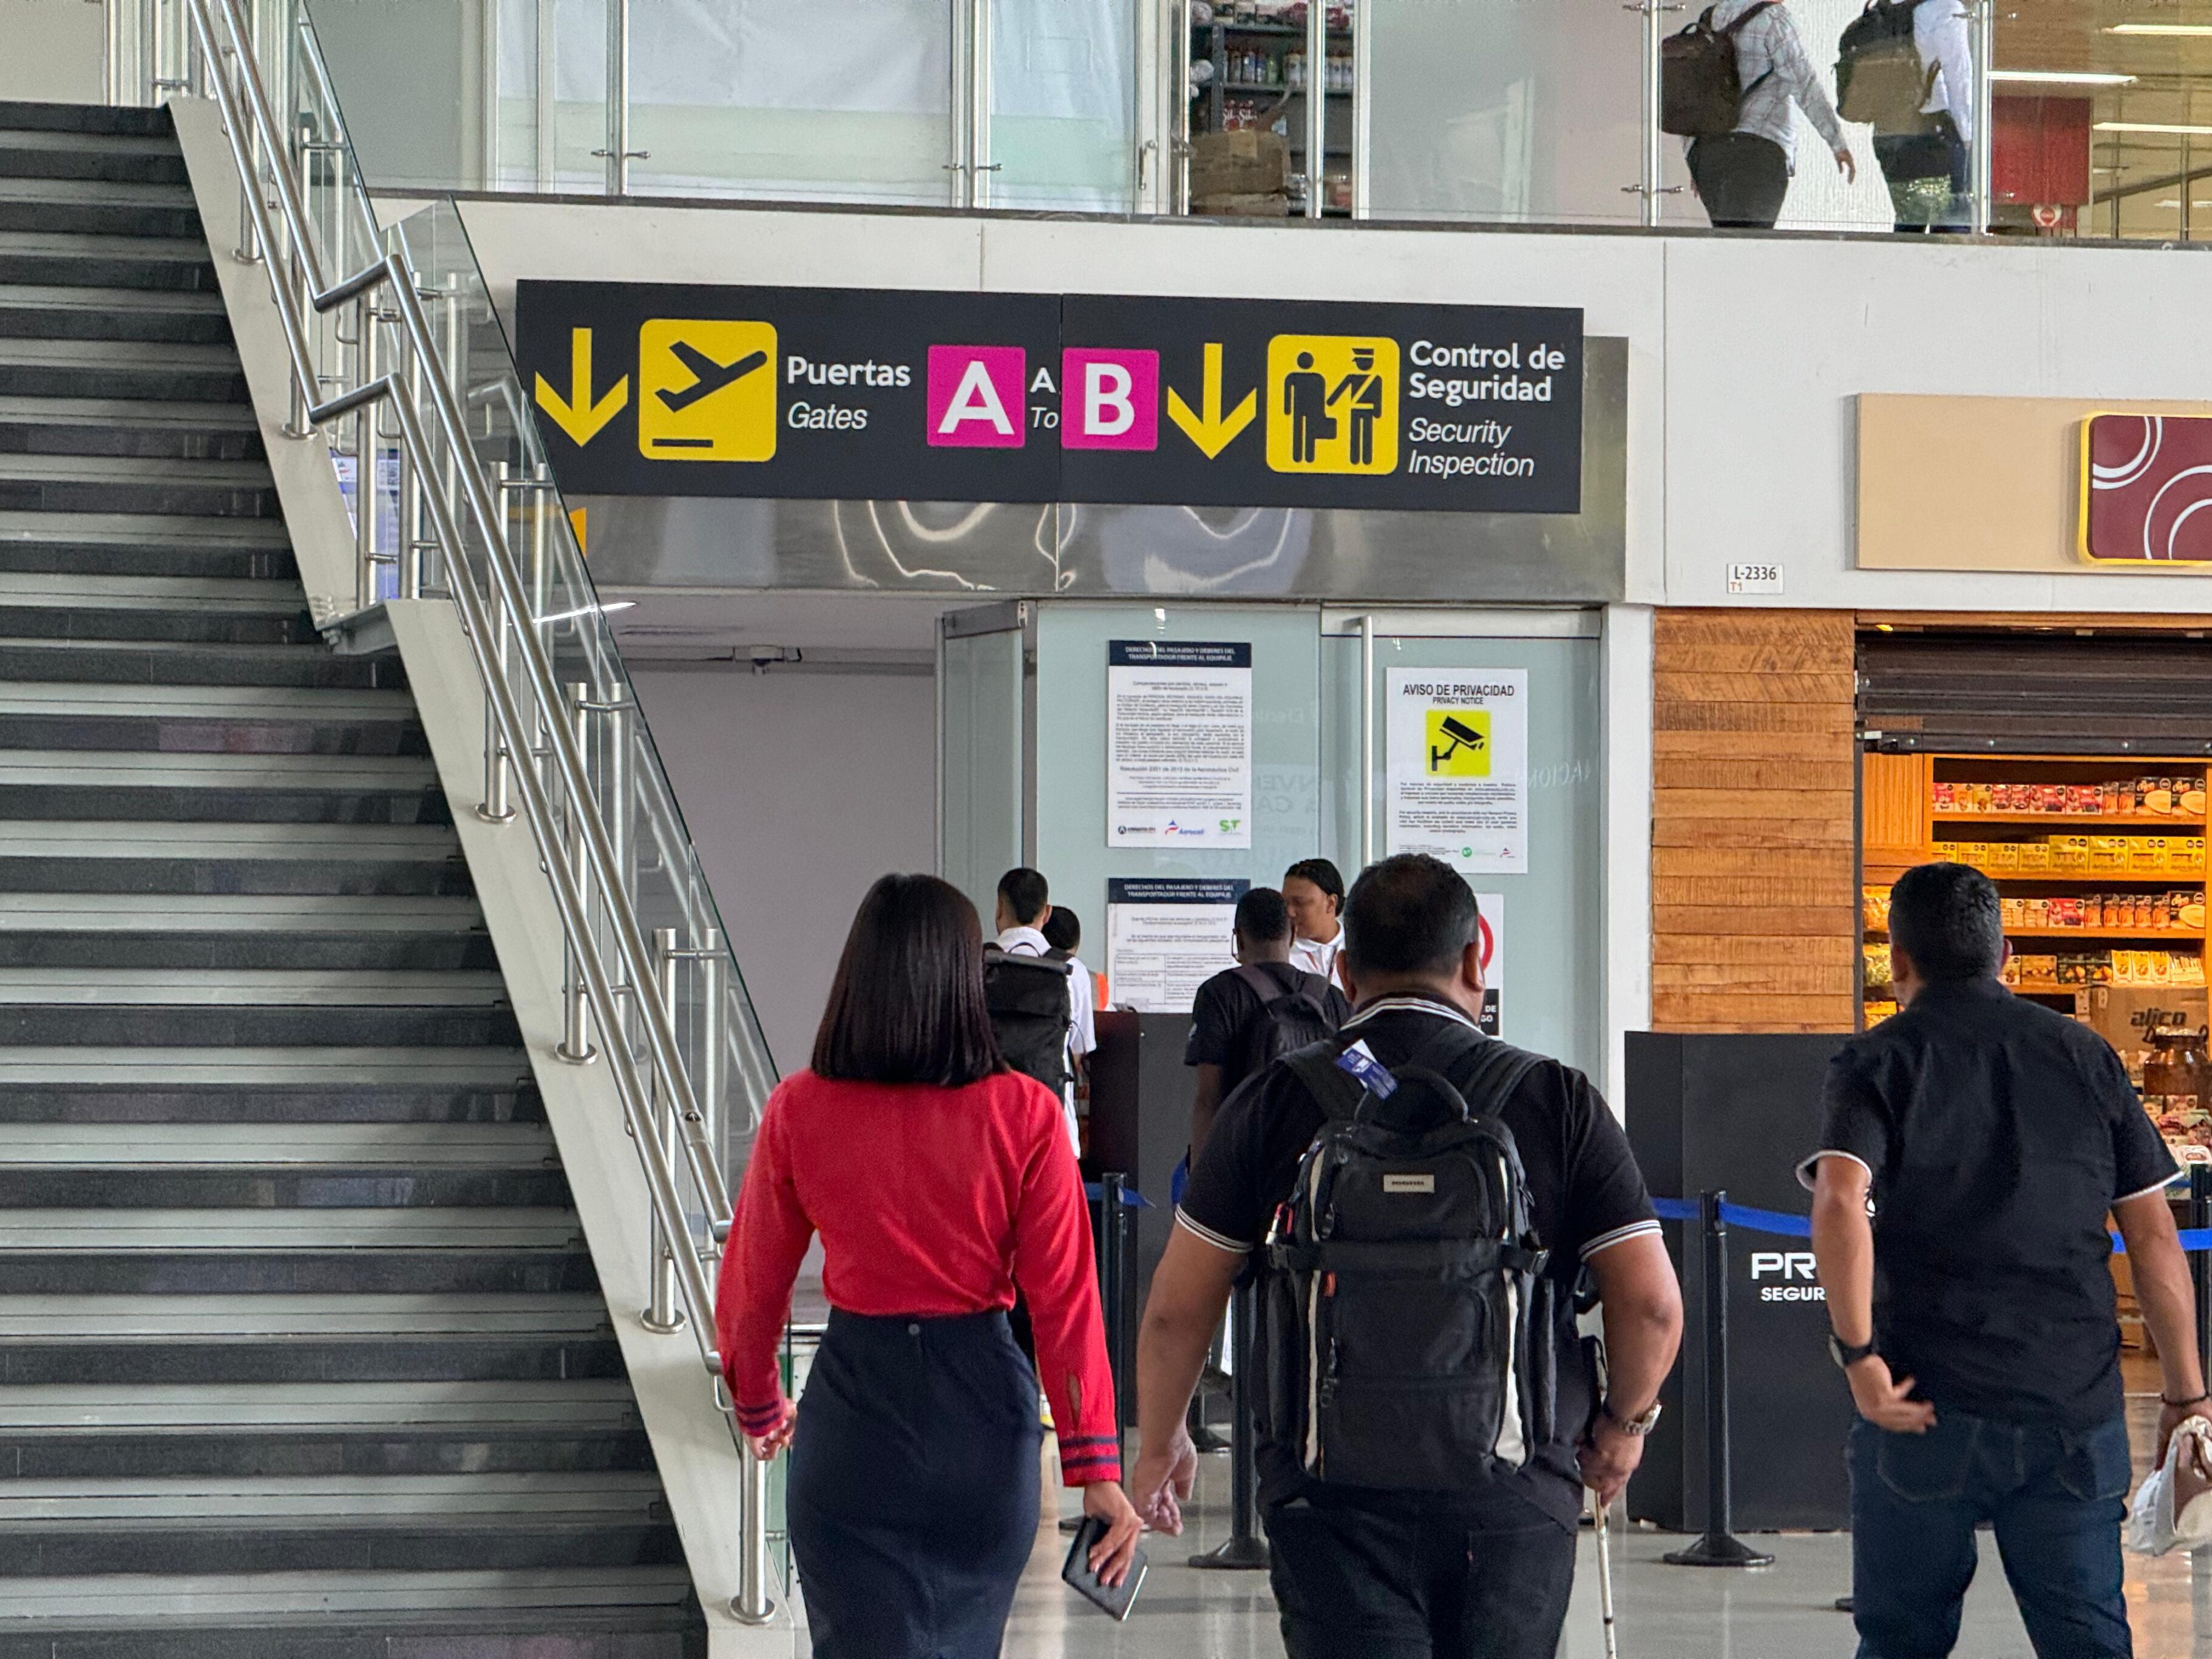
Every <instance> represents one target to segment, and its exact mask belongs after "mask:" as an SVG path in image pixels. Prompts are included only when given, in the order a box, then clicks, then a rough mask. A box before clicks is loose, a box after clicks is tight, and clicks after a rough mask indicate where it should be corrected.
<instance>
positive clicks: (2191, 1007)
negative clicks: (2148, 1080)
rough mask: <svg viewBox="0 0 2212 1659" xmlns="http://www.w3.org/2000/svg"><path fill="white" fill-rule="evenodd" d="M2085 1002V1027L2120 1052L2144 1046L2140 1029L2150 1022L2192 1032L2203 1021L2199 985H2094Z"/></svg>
mask: <svg viewBox="0 0 2212 1659" xmlns="http://www.w3.org/2000/svg"><path fill="white" fill-rule="evenodd" d="M2088 1002H2089V1029H2090V1030H2093V1031H2094V1032H2096V1034H2097V1035H2098V1036H2100V1037H2102V1038H2104V1039H2105V1041H2106V1042H2109V1043H2111V1044H2112V1047H2114V1048H2117V1049H2118V1050H2119V1051H2120V1053H2121V1054H2130V1053H2132V1052H2133V1051H2134V1050H2136V1049H2137V1048H2148V1047H2149V1046H2150V1040H2149V1039H2148V1037H2146V1036H2144V1035H2143V1032H2144V1031H2145V1030H2146V1029H2148V1027H2149V1026H2150V1025H2151V1024H2158V1025H2160V1026H2162V1027H2164V1028H2166V1029H2167V1030H2172V1029H2173V1028H2174V1027H2176V1026H2185V1027H2186V1028H2187V1029H2188V1030H2192V1031H2194V1030H2197V1029H2198V1028H2200V1027H2201V1026H2203V1024H2205V1023H2206V1020H2205V1006H2206V993H2205V988H2204V987H2203V986H2201V985H2095V986H2092V987H2090V988H2089V998H2088Z"/></svg>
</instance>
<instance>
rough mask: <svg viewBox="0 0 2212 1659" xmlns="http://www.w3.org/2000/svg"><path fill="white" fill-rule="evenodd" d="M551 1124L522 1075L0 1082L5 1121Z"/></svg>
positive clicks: (0, 1111)
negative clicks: (482, 1078)
mask: <svg viewBox="0 0 2212 1659" xmlns="http://www.w3.org/2000/svg"><path fill="white" fill-rule="evenodd" d="M518 1060H519V1057H518ZM520 1069H521V1067H520V1065H518V1067H517V1070H518V1072H519V1071H520ZM544 1119H545V1107H544V1102H543V1101H541V1100H539V1098H538V1090H537V1085H535V1084H533V1083H532V1082H530V1081H529V1080H528V1079H527V1078H526V1077H523V1076H519V1075H518V1076H513V1077H507V1078H503V1079H495V1080H491V1081H469V1080H465V1079H464V1080H449V1081H440V1080H436V1079H405V1080H399V1081H378V1080H375V1079H362V1080H354V1081H347V1080H342V1079H329V1078H325V1079H317V1080H315V1081H312V1082H307V1083H301V1084H282V1083H243V1082H220V1081H219V1082H212V1083H197V1084H196V1083H190V1082H185V1083H167V1084H161V1085H155V1084H150V1083H149V1084H143V1085H142V1084H136V1083H132V1082H130V1081H125V1082H121V1083H115V1082H109V1083H83V1082H68V1083H52V1082H46V1083H36V1082H33V1083H24V1082H15V1083H0V1123H187V1124H189V1123H525V1122H527V1123H542V1122H544Z"/></svg>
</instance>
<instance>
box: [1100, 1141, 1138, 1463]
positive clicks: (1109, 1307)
mask: <svg viewBox="0 0 2212 1659" xmlns="http://www.w3.org/2000/svg"><path fill="white" fill-rule="evenodd" d="M1128 1179H1129V1178H1128V1177H1127V1176H1122V1175H1114V1174H1110V1173H1109V1174H1107V1175H1103V1176H1099V1178H1098V1193H1099V1203H1098V1262H1099V1275H1098V1276H1099V1286H1098V1289H1099V1297H1098V1299H1099V1301H1100V1302H1101V1303H1102V1304H1104V1311H1105V1315H1106V1358H1107V1363H1108V1364H1109V1365H1110V1366H1111V1367H1112V1369H1113V1372H1114V1399H1115V1405H1116V1409H1117V1411H1118V1413H1119V1414H1120V1416H1121V1421H1122V1422H1123V1423H1125V1424H1127V1423H1130V1422H1133V1421H1134V1420H1135V1404H1136V1401H1135V1393H1136V1390H1135V1388H1134V1386H1133V1384H1134V1383H1135V1379H1134V1378H1133V1377H1132V1376H1130V1375H1129V1321H1128V1271H1129V1223H1128V1198H1127V1188H1128Z"/></svg>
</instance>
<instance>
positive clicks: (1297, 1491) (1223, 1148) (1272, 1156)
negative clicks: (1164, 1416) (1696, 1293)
mask: <svg viewBox="0 0 2212 1659" xmlns="http://www.w3.org/2000/svg"><path fill="white" fill-rule="evenodd" d="M1440 1019H1450V1020H1456V1021H1458V1022H1459V1023H1460V1024H1462V1025H1465V1026H1468V1028H1470V1030H1472V1029H1473V1028H1474V1021H1472V1020H1470V1019H1468V1018H1467V1016H1466V1015H1464V1014H1463V1013H1462V1012H1460V1011H1459V1010H1457V1009H1455V1008H1453V1007H1451V1006H1449V1005H1448V1004H1445V1003H1442V1002H1436V1001H1431V1000H1429V999H1427V998H1425V997H1384V998H1380V999H1378V1000H1376V1001H1374V1002H1371V1003H1369V1004H1368V1005H1367V1006H1364V1008H1362V1009H1361V1010H1360V1011H1359V1012H1358V1013H1357V1014H1355V1015H1354V1016H1353V1017H1352V1019H1351V1020H1350V1021H1349V1022H1348V1023H1347V1024H1346V1026H1345V1028H1344V1036H1346V1039H1347V1040H1349V1039H1355V1038H1356V1039H1358V1041H1360V1042H1364V1043H1366V1045H1367V1048H1368V1052H1369V1053H1370V1054H1373V1055H1374V1056H1375V1058H1376V1059H1377V1060H1380V1061H1382V1062H1383V1065H1384V1066H1386V1067H1387V1066H1401V1065H1403V1064H1405V1063H1406V1062H1407V1060H1410V1059H1412V1058H1413V1054H1414V1053H1415V1052H1416V1051H1417V1050H1419V1048H1421V1047H1422V1046H1423V1045H1424V1044H1425V1043H1426V1042H1428V1040H1429V1039H1430V1037H1431V1036H1432V1035H1433V1034H1434V1033H1435V1030H1436V1028H1437V1021H1438V1020H1440ZM1484 1040H1485V1041H1488V1039H1484ZM1469 1104H1470V1105H1473V1106H1474V1107H1476V1108H1477V1109H1480V1108H1481V1106H1482V1105H1483V1103H1482V1102H1480V1101H1471V1102H1469ZM1498 1115H1499V1116H1500V1117H1501V1118H1502V1119H1504V1123H1505V1127H1507V1128H1509V1129H1510V1130H1511V1131H1512V1132H1513V1140H1514V1144H1515V1146H1516V1147H1517V1148H1518V1149H1519V1151H1520V1153H1521V1164H1522V1170H1523V1171H1524V1172H1525V1174H1526V1176H1527V1180H1528V1200H1529V1207H1530V1209H1531V1211H1532V1212H1533V1214H1532V1219H1533V1220H1534V1224H1535V1229H1536V1236H1537V1237H1539V1238H1540V1239H1541V1240H1542V1241H1543V1243H1544V1244H1545V1246H1546V1247H1547V1249H1549V1250H1550V1251H1551V1253H1552V1260H1551V1265H1550V1267H1547V1269H1546V1271H1547V1273H1551V1274H1553V1275H1554V1276H1555V1277H1556V1278H1557V1279H1559V1282H1560V1283H1561V1285H1563V1286H1565V1287H1567V1288H1568V1289H1570V1290H1571V1287H1572V1285H1573V1282H1574V1280H1575V1279H1576V1278H1577V1276H1578V1275H1579V1274H1580V1273H1581V1270H1582V1264H1583V1261H1586V1260H1587V1259H1588V1258H1589V1257H1590V1256H1592V1255H1595V1254H1596V1253H1597V1252H1598V1251H1600V1250H1602V1249H1606V1248H1607V1247H1608V1246H1609V1245H1613V1244H1618V1243H1620V1242H1621V1241H1622V1240H1624V1239H1627V1238H1633V1237H1637V1236H1638V1234H1642V1233H1656V1232H1657V1231H1659V1224H1658V1222H1657V1220H1656V1219H1655V1218H1654V1216H1653V1213H1652V1209H1651V1200H1650V1196H1649V1195H1648V1194H1646V1193H1645V1191H1644V1176H1643V1175H1642V1174H1641V1172H1639V1171H1638V1169H1637V1167H1636V1160H1635V1158H1634V1157H1633V1156H1632V1155H1631V1153H1630V1152H1629V1150H1628V1139H1627V1137H1626V1136H1625V1135H1624V1134H1622V1133H1621V1131H1620V1125H1619V1124H1618V1123H1617V1122H1615V1121H1613V1114H1612V1112H1611V1111H1610V1110H1608V1109H1607V1107H1606V1103H1605V1102H1604V1101H1603V1100H1602V1099H1601V1098H1600V1097H1599V1096H1598V1092H1597V1091H1596V1090H1595V1089H1593V1088H1592V1087H1590V1085H1589V1079H1588V1078H1585V1077H1584V1076H1583V1074H1582V1073H1580V1072H1577V1071H1575V1070H1573V1069H1572V1068H1571V1067H1569V1066H1562V1065H1561V1064H1559V1061H1557V1060H1545V1061H1543V1062H1542V1063H1541V1064H1540V1065H1538V1066H1535V1067H1534V1069H1533V1070H1532V1071H1530V1072H1529V1073H1528V1074H1527V1075H1526V1076H1525V1077H1524V1078H1522V1080H1521V1082H1520V1084H1519V1085H1518V1086H1517V1087H1516V1089H1515V1090H1514V1091H1513V1093H1512V1095H1511V1097H1510V1098H1508V1099H1507V1100H1506V1101H1505V1102H1504V1103H1503V1105H1501V1106H1499V1107H1498ZM1324 1121H1325V1117H1324V1115H1323V1113H1322V1109H1321V1107H1320V1106H1319V1105H1318V1104H1316V1103H1315V1101H1314V1098H1313V1097H1312V1096H1311V1095H1310V1094H1309V1093H1308V1092H1307V1091H1306V1089H1305V1086H1304V1085H1303V1084H1301V1083H1300V1082H1299V1081H1298V1080H1297V1077H1296V1076H1295V1075H1294V1074H1293V1073H1291V1071H1290V1069H1289V1068H1288V1067H1286V1066H1284V1065H1283V1064H1282V1063H1281V1062H1280V1061H1278V1062H1276V1063H1275V1064H1274V1065H1273V1066H1269V1067H1268V1068H1267V1070H1266V1071H1264V1072H1262V1073H1260V1074H1259V1075H1258V1076H1257V1077H1255V1078H1254V1079H1251V1080H1250V1081H1249V1082H1248V1083H1247V1084H1246V1085H1244V1086H1243V1088H1241V1089H1239V1090H1238V1091H1237V1092H1236V1093H1235V1094H1233V1095H1231V1097H1229V1099H1228V1100H1227V1101H1226V1102H1225V1103H1223V1105H1222V1108H1221V1115H1219V1116H1218V1117H1217V1118H1215V1119H1214V1121H1213V1127H1212V1130H1211V1131H1210V1132H1209V1133H1207V1135H1206V1146H1205V1148H1204V1150H1203V1151H1201V1152H1200V1154H1199V1158H1198V1162H1197V1164H1195V1165H1194V1166H1193V1168H1192V1170H1191V1172H1190V1182H1189V1184H1188V1186H1187V1187H1185V1188H1183V1194H1182V1203H1181V1204H1180V1205H1178V1206H1176V1222H1177V1223H1178V1224H1179V1225H1182V1226H1183V1227H1185V1228H1187V1229H1188V1230H1189V1231H1191V1232H1192V1233H1194V1234H1195V1235H1196V1236H1197V1237H1200V1238H1202V1239H1204V1240H1205V1241H1206V1243H1209V1244H1212V1245H1214V1246H1216V1247H1217V1248H1218V1249H1226V1250H1239V1251H1247V1250H1250V1249H1253V1248H1254V1247H1255V1246H1256V1245H1257V1244H1258V1243H1260V1242H1261V1240H1262V1239H1263V1238H1264V1237H1266V1235H1267V1228H1268V1225H1269V1224H1270V1222H1271V1221H1272V1220H1273V1217H1274V1213H1275V1210H1276V1207H1277V1206H1279V1205H1280V1204H1281V1203H1282V1201H1283V1200H1285V1198H1287V1197H1288V1196H1289V1195H1290V1191H1291V1184H1292V1182H1294V1181H1295V1180H1296V1179H1297V1169H1298V1160H1299V1159H1300V1158H1303V1157H1304V1155H1305V1151H1306V1148H1307V1147H1308V1146H1310V1145H1312V1143H1313V1139H1314V1136H1315V1135H1316V1134H1317V1133H1320V1130H1321V1127H1322V1123H1323V1122H1324ZM1554 1340H1555V1343H1556V1346H1557V1347H1558V1351H1559V1352H1558V1355H1557V1358H1558V1373H1559V1410H1558V1412H1557V1413H1556V1414H1555V1418H1554V1422H1555V1424H1556V1427H1555V1430H1554V1433H1553V1438H1552V1440H1550V1441H1549V1442H1547V1443H1545V1444H1544V1445H1542V1446H1540V1447H1538V1448H1537V1449H1536V1451H1535V1454H1534V1456H1532V1457H1531V1458H1530V1459H1529V1461H1528V1464H1527V1465H1526V1466H1525V1467H1524V1468H1521V1469H1518V1470H1514V1471H1510V1472H1507V1473H1504V1474H1500V1475H1499V1476H1498V1478H1497V1479H1496V1480H1495V1481H1494V1482H1492V1485H1491V1486H1489V1487H1487V1488H1486V1489H1484V1490H1481V1491H1475V1492H1461V1493H1454V1494H1451V1495H1450V1497H1449V1498H1443V1497H1441V1496H1438V1497H1435V1498H1431V1497H1428V1496H1427V1495H1424V1496H1423V1497H1422V1498H1419V1499H1411V1498H1406V1497H1404V1496H1403V1495H1401V1494H1395V1493H1375V1494H1370V1495H1367V1496H1365V1497H1364V1498H1363V1497H1362V1496H1361V1495H1359V1494H1346V1493H1345V1492H1343V1491H1342V1490H1341V1489H1340V1488H1334V1487H1332V1488H1329V1493H1330V1496H1331V1497H1332V1498H1333V1499H1334V1500H1335V1501H1352V1502H1363V1501H1364V1502H1370V1503H1373V1504H1376V1506H1378V1507H1387V1508H1396V1507H1401V1506H1402V1505H1404V1504H1407V1503H1413V1504H1417V1505H1418V1506H1419V1507H1423V1508H1436V1507H1445V1508H1448V1509H1449V1510H1450V1511H1451V1512H1452V1513H1454V1514H1455V1515H1460V1516H1464V1517H1465V1518H1466V1519H1467V1520H1468V1522H1469V1523H1470V1524H1471V1525H1474V1526H1476V1527H1479V1528H1492V1529H1498V1530H1510V1529H1512V1528H1519V1527H1527V1526H1528V1525H1531V1524H1532V1523H1533V1524H1541V1521H1542V1520H1543V1519H1544V1518H1546V1517H1549V1518H1550V1519H1551V1520H1553V1521H1554V1522H1558V1523H1559V1524H1560V1525H1562V1526H1567V1527H1571V1526H1573V1525H1574V1524H1575V1521H1576V1517H1577V1516H1578V1515H1579V1514H1580V1513H1581V1510H1582V1475H1581V1474H1580V1472H1579V1470H1578V1469H1577V1467H1576V1463H1575V1447H1576V1443H1577V1441H1578V1440H1579V1439H1580V1438H1581V1436H1582V1432H1583V1428H1584V1427H1585V1426H1586V1425H1588V1423H1589V1419H1590V1415H1591V1413H1593V1412H1595V1410H1596V1407H1597V1401H1595V1398H1593V1396H1592V1391H1591V1385H1590V1380H1589V1373H1588V1370H1587V1368H1586V1365H1585V1363H1584V1360H1583V1355H1582V1353H1581V1352H1580V1346H1579V1340H1578V1339H1577V1337H1576V1336H1575V1334H1574V1333H1573V1332H1572V1330H1571V1328H1568V1329H1563V1330H1559V1331H1557V1332H1555V1333H1554ZM1259 1469H1260V1485H1261V1494H1262V1496H1263V1497H1264V1498H1265V1499H1266V1500H1267V1502H1268V1503H1270V1504H1275V1503H1281V1502H1285V1501H1286V1500H1288V1499H1290V1498H1296V1497H1298V1496H1301V1495H1304V1494H1306V1493H1308V1492H1310V1491H1311V1489H1312V1487H1313V1486H1314V1485H1315V1484H1316V1483H1313V1482H1310V1480H1308V1479H1307V1478H1306V1476H1305V1475H1304V1474H1303V1472H1302V1471H1301V1470H1300V1468H1299V1467H1298V1462H1297V1453H1296V1451H1295V1450H1294V1449H1291V1448H1290V1447H1286V1446H1282V1445H1279V1444H1277V1443H1274V1442H1273V1440H1271V1439H1268V1438H1265V1437H1263V1438H1262V1439H1261V1443H1260V1447H1259Z"/></svg>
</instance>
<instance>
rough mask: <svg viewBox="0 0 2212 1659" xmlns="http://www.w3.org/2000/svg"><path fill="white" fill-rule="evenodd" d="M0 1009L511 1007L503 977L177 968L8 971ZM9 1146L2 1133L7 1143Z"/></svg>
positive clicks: (1, 983) (1, 973) (0, 981)
mask: <svg viewBox="0 0 2212 1659" xmlns="http://www.w3.org/2000/svg"><path fill="white" fill-rule="evenodd" d="M0 1004H9V1005H15V1006H27V1005H36V1004H49V1005H52V1006H63V1007H109V1006H117V1005H125V1006H134V1007H149V1006H156V1005H173V1006H181V1007H191V1008H223V1007H248V1008H274V1007H282V1006H291V1005H298V1006H304V1007H316V1008H332V1007H361V1008H504V1007H505V1006H507V983H506V981H504V980H502V979H501V977H500V976H499V975H497V974H495V973H483V972H477V973H450V974H441V973H412V974H409V973H384V972H378V971H375V970H368V971H363V972H338V971H329V970H325V971H322V972H315V971H306V972H303V971H301V970H300V969H289V968H288V969H284V970H283V971H282V972H254V971H250V970H247V971H235V970H234V971H232V972H229V973H210V972H208V971H207V970H205V969H174V968H0ZM5 1143H6V1134H5V1131H0V1145H4V1144H5Z"/></svg>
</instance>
